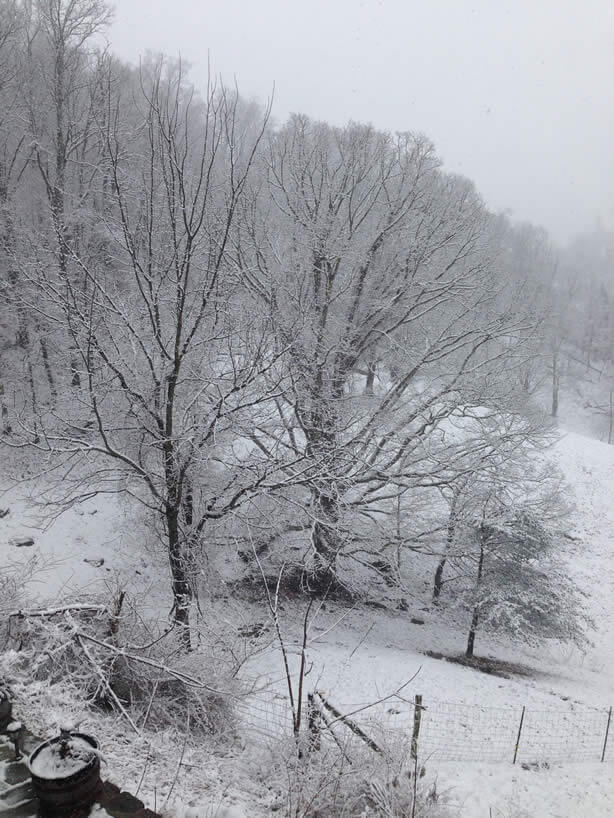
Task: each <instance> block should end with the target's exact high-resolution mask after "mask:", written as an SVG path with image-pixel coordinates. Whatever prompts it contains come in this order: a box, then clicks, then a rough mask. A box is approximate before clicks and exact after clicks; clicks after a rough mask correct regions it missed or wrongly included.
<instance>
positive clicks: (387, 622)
mask: <svg viewBox="0 0 614 818" xmlns="http://www.w3.org/2000/svg"><path fill="white" fill-rule="evenodd" d="M551 456H552V457H553V459H555V460H556V461H557V463H558V465H559V466H560V467H561V469H562V470H563V472H564V474H565V476H566V479H567V480H568V482H569V484H570V485H571V486H572V487H573V489H574V491H575V495H576V501H575V506H576V507H575V510H574V512H573V515H572V518H571V520H570V523H569V530H570V534H571V536H572V537H573V539H572V540H570V541H569V547H570V549H571V550H570V556H569V571H570V574H571V575H572V576H573V577H574V578H575V579H576V580H577V582H578V584H579V585H580V587H581V588H582V589H583V590H585V591H586V592H587V593H588V595H589V601H590V613H591V615H592V616H593V618H594V619H595V620H596V621H597V623H598V629H597V631H596V632H595V633H594V634H592V635H591V643H592V644H589V643H588V642H587V644H586V646H585V647H584V649H583V650H580V649H579V648H576V647H566V646H562V645H560V644H558V643H551V644H549V645H547V646H546V647H543V648H541V649H531V648H529V647H528V646H523V645H518V644H512V643H510V642H506V641H500V642H497V641H494V640H489V639H486V637H483V636H481V635H480V636H479V639H478V645H477V653H478V654H479V655H493V656H496V657H497V658H500V659H504V660H506V661H514V662H519V663H522V664H523V665H525V666H527V667H529V668H531V669H532V673H531V675H529V676H527V677H521V676H512V677H511V678H501V677H498V676H493V675H487V674H484V673H479V672H477V671H475V670H473V669H471V668H468V667H464V666H461V665H457V664H453V663H450V662H447V661H444V660H438V659H434V658H431V657H428V656H425V655H424V651H426V650H436V651H439V652H441V653H444V654H453V653H458V652H460V651H462V648H463V646H464V639H465V634H464V633H463V632H462V631H461V630H457V629H455V628H454V626H453V625H450V623H447V622H442V621H441V619H440V618H439V617H438V615H437V614H436V612H435V611H434V610H433V609H432V608H431V607H430V605H429V604H428V603H427V602H426V601H425V600H426V599H427V597H426V596H425V595H424V594H423V589H421V588H416V589H415V594H414V596H413V597H410V598H409V603H410V611H409V613H400V612H397V611H388V612H386V611H381V610H373V609H369V608H364V607H362V608H356V609H354V610H349V611H348V610H347V609H343V610H339V609H338V608H335V607H334V606H327V609H326V610H325V611H323V612H322V613H321V614H320V615H319V616H318V619H317V621H316V622H315V624H314V627H313V630H312V641H311V643H310V645H309V648H308V662H309V664H310V665H311V671H310V673H309V676H308V677H307V679H306V685H307V688H308V689H309V690H311V689H314V688H317V689H320V690H323V691H324V693H325V695H327V696H328V697H330V700H331V701H332V702H333V703H334V704H335V705H336V706H337V707H339V708H340V709H341V710H344V711H345V712H347V711H349V710H351V709H352V708H353V707H354V706H356V705H357V704H361V703H365V702H369V701H373V700H374V699H377V698H378V697H381V696H383V695H386V694H387V693H390V692H391V691H393V690H395V689H396V688H398V687H399V686H401V685H402V684H403V683H404V682H406V681H407V680H408V679H410V678H411V677H412V676H413V675H414V674H416V673H417V675H416V676H415V678H414V679H413V681H411V682H410V683H409V684H408V685H407V687H406V688H405V689H404V690H403V694H402V695H403V697H404V698H405V699H407V700H409V701H410V702H411V700H412V699H413V697H414V695H415V694H417V693H419V694H421V695H422V696H423V697H424V704H425V705H426V706H427V707H428V706H429V705H431V706H434V705H436V704H442V703H457V704H465V705H467V706H470V707H476V708H479V707H481V708H482V709H483V708H495V709H497V710H499V709H501V710H503V709H504V708H508V709H509V710H510V712H511V713H513V714H514V719H516V718H517V716H518V714H519V713H520V711H521V709H522V707H526V708H527V711H528V712H531V711H540V712H542V711H543V712H546V713H552V714H554V715H553V717H552V718H553V719H558V718H560V719H572V718H575V717H581V716H582V714H590V716H591V718H593V717H594V718H595V719H598V718H601V717H602V716H604V715H605V714H606V713H607V709H608V707H609V706H610V705H611V704H614V702H612V690H613V689H614V594H613V593H612V589H613V588H614V559H613V556H614V554H613V552H614V502H613V498H614V446H608V445H607V444H605V443H602V442H599V441H597V440H594V439H591V438H589V437H585V436H583V435H580V434H577V433H572V432H569V433H562V435H561V438H560V440H559V441H558V443H557V444H556V446H555V447H554V448H553V449H552V452H551ZM3 503H5V504H6V505H10V508H11V514H10V515H9V516H8V517H7V518H4V519H2V520H0V553H1V552H5V553H7V554H8V550H7V549H8V548H9V546H8V541H9V539H10V538H11V537H16V536H33V537H34V538H35V546H34V547H33V548H30V549H11V552H10V559H11V561H12V562H14V561H15V560H19V559H23V560H24V564H25V561H26V560H27V559H31V557H32V553H33V551H34V552H35V553H36V555H37V558H38V560H39V565H40V566H41V572H42V573H41V574H38V575H35V576H33V578H32V580H31V582H30V585H29V587H28V589H27V590H28V591H29V593H30V594H35V595H36V596H37V597H38V598H39V599H40V600H41V602H43V601H46V602H47V604H52V603H55V604H61V603H62V601H64V600H63V597H65V596H67V595H69V594H70V595H77V596H78V595H84V594H86V595H89V594H94V593H97V592H105V590H106V593H107V595H108V588H109V587H110V586H111V585H112V583H113V582H114V581H115V580H116V578H117V576H119V575H120V574H123V575H124V576H127V577H128V582H129V586H130V593H133V594H135V596H137V597H140V598H141V599H147V605H148V610H150V611H151V612H152V614H153V613H157V614H158V615H160V611H163V612H164V613H163V615H165V613H166V612H167V611H168V609H169V607H170V604H169V599H168V593H167V589H166V584H165V583H166V570H167V568H166V564H165V560H164V557H163V555H162V554H161V553H160V552H158V551H156V549H155V547H154V546H153V545H152V544H151V539H152V538H151V535H150V534H149V533H148V530H147V528H146V527H145V526H144V525H143V522H142V519H140V518H139V517H138V515H137V516H136V517H135V513H134V512H133V511H132V510H131V509H130V508H128V507H126V506H124V505H123V504H122V503H120V502H119V501H118V500H117V499H116V498H112V497H105V498H103V497H101V498H97V499H96V500H91V501H88V502H87V503H86V504H84V505H83V507H81V508H79V509H76V510H73V511H70V512H68V513H67V514H66V515H65V516H64V517H61V518H59V519H58V520H56V521H55V522H53V524H52V525H50V526H49V527H48V528H47V529H46V530H41V529H40V528H37V527H36V525H35V523H36V520H30V521H29V522H30V525H29V526H28V525H27V524H26V522H27V521H26V513H27V510H28V508H29V504H28V501H27V499H19V498H18V497H17V496H16V493H13V494H12V495H11V496H10V497H9V498H7V500H6V501H5V500H3ZM93 511H96V513H95V514H94V513H92V512H93ZM144 544H145V545H144ZM84 558H87V559H91V560H100V559H102V558H104V564H103V565H102V566H99V567H95V566H94V565H92V564H90V563H86V562H84ZM107 568H108V569H110V570H107ZM216 605H217V607H216ZM242 614H243V617H244V620H245V621H247V622H249V621H251V620H253V621H263V618H264V617H265V616H266V614H265V612H264V611H263V610H262V608H258V607H257V606H256V605H255V604H254V605H252V606H251V607H250V605H249V604H248V603H245V605H244V606H243V612H242ZM342 614H344V615H345V616H344V618H343V619H342V621H341V622H338V620H339V618H340V616H341V615H342ZM232 615H233V614H232V613H231V612H230V609H229V608H227V607H224V606H223V605H222V603H221V602H218V603H216V604H214V605H213V606H212V609H211V611H210V616H211V617H212V618H213V617H216V616H217V617H218V620H221V619H229V618H231V617H232ZM411 617H419V618H420V619H423V620H424V622H425V624H424V625H422V626H421V625H413V624H410V618H411ZM283 618H284V627H285V630H286V632H288V633H289V634H291V635H294V636H295V637H296V639H297V641H298V639H299V637H300V621H299V619H300V615H297V614H296V612H295V611H293V610H291V609H290V606H287V609H286V610H285V611H284V612H283ZM336 623H337V624H336ZM266 638H267V637H266V636H263V639H264V640H266ZM291 659H292V661H293V667H294V668H296V667H297V665H298V656H297V655H296V653H294V654H293V655H292V656H291ZM245 672H246V674H247V675H249V676H250V678H258V680H259V682H263V681H265V680H267V681H269V682H270V683H271V687H270V692H269V693H268V694H266V695H263V696H261V697H260V698H258V697H257V696H254V697H252V701H253V706H251V709H250V707H248V706H246V709H245V712H244V713H243V716H244V719H245V726H251V727H252V728H254V729H253V730H251V731H249V730H248V731H247V732H246V733H245V741H246V748H245V750H244V751H241V749H240V748H239V749H235V750H233V751H232V752H230V753H228V755H227V756H225V757H221V756H215V755H209V756H208V760H207V763H206V765H204V766H203V764H202V754H201V753H200V752H199V750H198V748H194V749H191V748H188V749H187V750H186V754H185V758H184V762H185V765H183V766H182V768H181V773H180V775H179V776H178V779H177V782H176V784H175V785H174V789H173V796H172V797H171V798H170V799H169V803H168V804H167V805H166V807H165V810H166V812H165V815H168V816H172V818H191V816H193V815H201V814H204V815H206V814H207V811H206V809H209V807H210V805H211V804H216V806H219V807H220V812H219V813H218V814H219V815H222V814H224V815H225V816H226V818H243V815H250V816H257V815H259V814H261V815H267V814H269V812H268V811H267V808H266V806H262V805H263V803H264V801H263V795H262V792H261V790H260V788H259V785H258V784H257V783H256V782H254V781H252V780H250V772H249V770H250V767H249V762H250V759H251V758H252V757H253V755H254V754H256V755H257V754H258V752H259V751H258V750H257V749H254V747H256V746H257V742H258V740H259V739H258V737H259V736H262V731H264V732H267V731H268V732H269V733H270V732H272V731H274V730H275V727H276V725H278V724H279V721H280V720H281V719H282V718H283V717H284V714H287V704H286V703H285V697H286V691H285V687H284V685H285V683H284V679H283V668H282V664H281V661H280V656H279V653H278V652H277V651H276V650H275V649H274V647H271V648H269V649H268V650H263V652H262V653H261V654H260V655H259V656H257V657H256V658H254V659H253V660H252V661H251V662H250V663H249V665H248V667H247V670H246V671H245ZM33 690H34V688H33V687H32V686H30V687H29V688H27V690H26V688H25V687H24V688H22V689H21V693H20V696H19V702H20V705H19V708H20V709H19V717H20V718H24V719H25V721H26V723H27V724H28V726H29V727H32V723H31V722H32V720H34V722H35V725H34V726H36V721H37V720H38V723H40V724H42V723H43V722H44V720H45V718H47V719H48V718H49V714H48V713H46V712H44V711H45V709H46V708H47V709H48V708H49V704H50V703H49V701H48V700H47V699H45V696H46V695H47V693H46V691H44V689H43V686H40V687H39V688H38V693H37V695H38V704H33V703H32V702H31V701H30V703H28V701H29V700H28V695H30V696H31V695H32V691H33ZM35 698H36V697H35ZM28 708H30V710H28ZM387 709H390V707H388V708H386V707H385V706H383V707H380V708H379V710H378V715H379V716H380V717H382V714H383V713H386V711H387ZM395 709H399V710H400V711H401V713H400V715H398V716H394V717H393V716H391V715H390V714H388V715H387V716H386V718H387V719H388V722H387V723H388V724H389V723H390V721H391V720H392V721H393V722H394V724H396V725H397V728H398V729H399V730H404V731H405V733H406V734H407V735H410V731H411V725H410V721H409V716H408V714H409V709H408V706H405V709H403V708H402V707H398V708H395ZM58 710H59V711H62V712H59V713H58V716H59V717H62V718H63V717H64V716H66V717H70V715H71V713H70V704H69V703H66V706H65V707H64V710H65V711H66V712H63V707H61V706H60V707H58ZM88 719H89V721H86V722H85V724H86V726H87V729H88V732H92V733H93V734H95V735H97V736H98V738H99V739H100V741H101V746H102V747H103V748H104V750H105V756H106V757H107V758H108V763H109V777H110V778H111V779H112V780H117V781H118V783H120V784H121V785H122V786H125V787H132V789H133V791H135V790H136V788H137V787H139V786H140V787H141V789H140V792H139V797H141V798H143V799H144V800H145V801H146V803H147V804H148V805H149V806H153V804H154V801H155V799H156V798H157V799H158V801H157V803H158V807H159V806H160V797H161V793H168V792H169V790H170V788H171V784H172V783H173V779H174V778H175V771H176V765H175V764H174V763H173V764H169V763H168V761H167V758H168V757H172V758H175V757H176V747H177V746H178V745H180V744H181V741H180V736H179V735H175V734H173V733H172V732H170V731H168V732H165V733H163V734H160V735H158V736H156V737H155V740H154V739H152V741H151V742H150V743H149V744H147V743H146V742H144V741H143V740H141V739H137V738H135V736H134V735H130V732H129V728H128V729H127V728H126V725H125V724H124V723H122V722H121V721H113V720H109V719H108V717H102V716H96V717H94V716H92V715H89V716H88ZM105 719H106V720H105ZM111 722H112V723H111ZM604 725H605V721H604ZM611 738H612V747H611V750H612V752H610V753H609V755H608V756H607V760H606V762H605V763H603V764H601V763H599V762H598V760H595V761H591V762H584V761H572V760H569V761H568V762H566V763H552V762H551V763H550V764H549V766H548V767H537V768H536V767H531V768H529V769H523V767H522V766H521V765H520V764H519V763H518V764H516V765H513V764H512V763H511V761H508V762H507V763H486V762H484V761H480V760H478V759H476V758H471V752H470V750H471V747H468V752H467V755H468V757H467V758H465V759H464V760H462V761H444V760H440V761H436V760H435V759H434V758H432V759H430V760H427V762H426V764H427V770H428V774H429V775H430V776H437V778H438V782H439V784H438V787H439V789H440V790H445V791H447V792H449V797H450V800H451V804H453V805H454V806H455V807H456V808H457V810H458V815H459V816H460V818H489V816H492V818H581V817H582V816H587V818H589V816H590V818H605V816H612V815H614V808H613V807H612V803H613V802H614V766H613V764H612V762H613V761H614V736H612V737H611ZM250 743H251V744H253V747H252V748H251V749H250V747H251V744H250ZM260 746H261V745H260ZM173 748H175V749H173ZM169 754H170V755H169ZM191 765H193V766H191ZM141 776H142V780H141ZM228 781H232V782H233V785H232V788H231V789H230V790H229V789H228V785H227V782H228ZM165 797H166V795H164V797H162V801H164V798H165ZM203 805H206V809H205V808H204V807H203ZM222 808H223V809H226V810H227V812H226V813H224V812H223V811H222ZM233 811H234V812H233Z"/></svg>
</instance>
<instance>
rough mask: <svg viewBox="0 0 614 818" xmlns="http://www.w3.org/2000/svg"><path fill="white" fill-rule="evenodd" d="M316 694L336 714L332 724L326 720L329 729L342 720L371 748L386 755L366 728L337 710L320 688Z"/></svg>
mask: <svg viewBox="0 0 614 818" xmlns="http://www.w3.org/2000/svg"><path fill="white" fill-rule="evenodd" d="M316 695H317V696H318V698H319V699H320V701H321V702H322V704H323V705H324V707H325V708H326V709H327V710H330V712H331V713H332V714H333V716H335V720H334V721H332V722H331V723H330V724H328V723H327V722H326V720H325V723H326V726H327V727H328V729H329V730H330V728H331V725H332V724H334V723H335V722H336V721H342V722H343V723H344V724H345V726H346V727H349V728H350V730H351V731H352V732H353V733H354V734H355V735H357V736H358V738H360V739H362V741H364V743H365V744H366V745H367V747H370V748H371V750H374V751H375V752H376V753H379V754H380V755H385V753H384V751H383V750H382V748H381V747H380V746H379V745H377V744H376V743H375V742H374V741H373V739H372V738H369V736H368V735H367V734H366V733H365V732H364V730H361V729H360V727H359V726H358V725H357V724H356V722H354V721H352V720H351V719H350V718H348V717H347V716H344V715H343V714H342V713H340V712H339V710H337V708H336V707H334V705H332V704H331V703H330V702H328V701H327V700H326V699H325V698H324V696H323V695H322V694H321V693H320V692H319V691H318V690H316Z"/></svg>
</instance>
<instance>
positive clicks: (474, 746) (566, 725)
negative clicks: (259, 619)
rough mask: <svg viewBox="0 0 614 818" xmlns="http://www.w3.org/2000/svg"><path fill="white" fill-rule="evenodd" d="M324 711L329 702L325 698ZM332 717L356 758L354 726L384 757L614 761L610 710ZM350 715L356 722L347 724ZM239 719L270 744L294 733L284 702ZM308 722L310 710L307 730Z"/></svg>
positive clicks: (267, 696)
mask: <svg viewBox="0 0 614 818" xmlns="http://www.w3.org/2000/svg"><path fill="white" fill-rule="evenodd" d="M316 701H318V696H316ZM418 702H419V703H418ZM320 703H321V704H323V703H326V700H325V699H323V698H321V699H320ZM324 709H325V708H324ZM333 709H334V710H337V711H338V712H339V713H340V714H341V715H342V716H343V717H342V718H339V717H338V716H337V715H335V714H334V713H331V712H327V713H324V715H326V716H327V719H326V722H328V723H329V724H331V726H332V727H331V729H332V731H333V732H334V733H335V738H336V740H337V741H342V742H343V744H344V746H345V747H346V748H349V750H351V747H352V746H354V747H357V746H360V745H361V744H364V743H365V742H364V739H361V737H360V735H358V734H357V733H356V732H355V731H354V730H352V727H351V725H354V726H355V727H358V728H359V732H360V731H362V732H363V733H364V734H365V735H366V736H367V737H369V738H371V739H372V740H373V742H374V743H375V744H376V745H377V746H378V747H381V748H382V750H383V751H384V752H389V751H394V752H399V751H401V752H403V751H404V752H417V754H418V757H419V758H420V759H422V760H426V759H432V760H435V761H442V762H445V761H468V762H469V761H481V762H493V763H510V764H511V763H517V764H531V765H533V764H535V765H540V764H544V763H565V762H583V761H603V762H608V761H610V762H611V761H614V747H613V746H612V745H613V744H614V724H613V723H612V721H613V719H612V708H611V707H604V708H601V709H599V708H591V707H578V706H577V705H572V706H571V707H570V708H569V709H558V710H554V709H552V710H543V709H538V708H536V709H533V708H530V707H528V706H527V707H509V706H507V707H489V706H483V705H479V704H466V703H460V702H446V701H437V700H432V701H431V700H428V699H424V700H421V699H420V697H418V701H416V700H414V701H408V700H405V699H403V700H399V699H393V700H387V701H384V702H381V703H379V704H377V705H374V706H369V705H368V704H367V703H364V704H360V703H359V704H355V705H346V706H345V707H344V708H336V707H333ZM345 714H350V717H349V718H347V719H346V718H345ZM240 718H241V722H242V724H243V726H244V727H245V729H247V730H251V731H252V732H253V733H254V734H257V735H258V736H260V737H263V738H268V739H275V738H279V737H281V736H282V735H289V734H291V732H292V711H291V707H290V703H289V701H288V699H287V697H284V696H282V695H279V694H274V693H270V692H267V693H260V694H258V695H254V696H252V697H250V698H249V700H247V701H246V702H245V703H244V704H243V705H242V706H241V712H240ZM308 722H309V718H308V710H307V702H305V703H303V719H302V724H303V726H304V728H305V729H307V725H308ZM326 722H324V721H323V720H322V719H320V721H319V724H320V726H321V728H322V735H323V736H325V737H326V734H327V733H330V732H331V731H330V730H329V728H328V727H326ZM412 745H413V746H412ZM361 749H364V748H362V747H361Z"/></svg>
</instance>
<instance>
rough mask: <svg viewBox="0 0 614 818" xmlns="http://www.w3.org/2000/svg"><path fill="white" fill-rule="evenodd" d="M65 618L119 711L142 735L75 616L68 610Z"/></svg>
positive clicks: (135, 730)
mask: <svg viewBox="0 0 614 818" xmlns="http://www.w3.org/2000/svg"><path fill="white" fill-rule="evenodd" d="M65 619H66V621H67V622H68V624H69V626H70V628H71V630H72V632H73V634H74V636H75V639H76V640H77V642H78V643H79V646H80V647H81V650H82V651H83V653H84V654H85V658H86V659H87V660H88V662H89V663H90V665H91V666H92V667H93V668H94V670H95V672H96V674H97V676H99V677H100V681H101V682H102V684H103V685H104V687H105V688H106V690H107V692H108V694H109V696H110V697H111V698H112V699H113V701H114V702H115V705H116V706H117V708H118V710H119V712H120V713H121V714H122V716H123V717H124V718H125V719H126V721H127V722H128V724H129V725H130V726H131V727H132V729H133V730H134V732H135V733H136V734H137V736H140V735H141V731H140V730H139V728H138V727H137V726H136V724H135V723H134V721H133V719H132V717H131V716H130V714H129V713H128V711H127V710H126V708H125V707H124V705H123V704H122V703H121V702H120V700H119V698H118V697H117V694H116V693H115V691H114V690H113V688H112V687H111V685H110V683H109V680H108V679H107V677H106V676H105V674H104V672H103V670H102V668H101V667H100V665H99V664H98V662H97V661H96V660H95V659H94V657H93V656H92V655H91V653H90V652H89V650H88V649H87V647H86V645H85V644H84V642H83V639H82V638H81V635H80V633H79V631H78V630H77V626H76V623H75V621H74V620H73V618H72V617H71V615H70V614H69V613H68V612H66V613H65Z"/></svg>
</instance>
